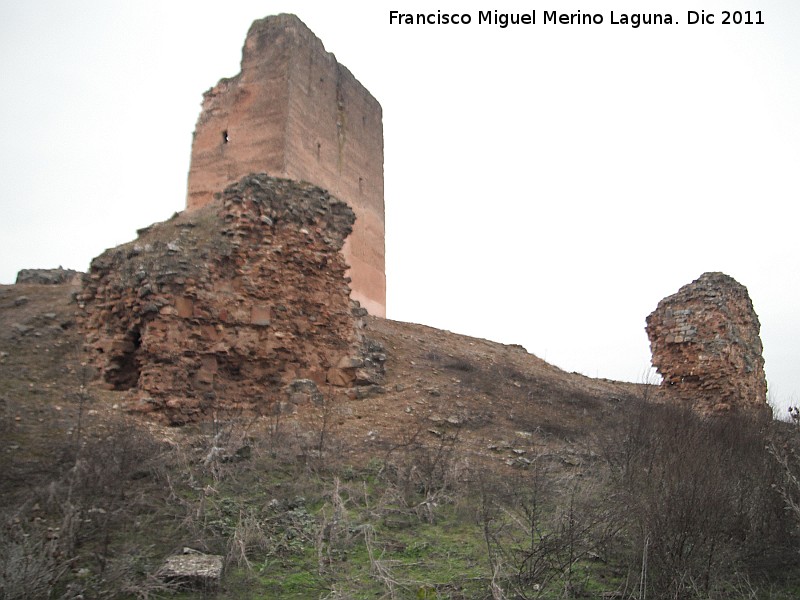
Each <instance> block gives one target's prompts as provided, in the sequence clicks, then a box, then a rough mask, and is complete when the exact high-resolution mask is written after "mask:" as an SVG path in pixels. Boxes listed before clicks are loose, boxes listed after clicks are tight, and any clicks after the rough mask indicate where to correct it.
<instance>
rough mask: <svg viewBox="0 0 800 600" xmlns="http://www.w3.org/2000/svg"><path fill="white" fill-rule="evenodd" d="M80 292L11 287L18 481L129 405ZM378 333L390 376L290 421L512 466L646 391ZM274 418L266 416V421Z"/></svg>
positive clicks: (13, 464) (388, 328)
mask: <svg viewBox="0 0 800 600" xmlns="http://www.w3.org/2000/svg"><path fill="white" fill-rule="evenodd" d="M75 292H76V288H75V287H74V286H70V285H67V284H65V285H10V286H2V287H0V353H2V354H0V415H2V416H3V419H2V428H3V430H4V431H3V433H4V440H5V441H4V447H3V448H2V452H1V453H0V456H1V457H2V458H0V468H3V469H4V471H5V472H6V482H7V483H11V484H12V485H13V482H14V481H18V480H19V479H20V478H22V479H24V478H26V477H30V476H31V475H32V474H35V472H36V471H37V466H36V465H37V460H39V458H41V456H40V454H39V452H37V448H38V447H39V445H46V442H47V438H48V436H49V435H52V434H53V432H59V433H58V435H63V432H64V431H66V432H67V435H69V432H70V431H71V430H72V428H74V427H75V424H76V423H77V421H78V412H79V410H83V411H85V413H89V414H91V415H92V416H93V417H95V419H97V418H98V417H102V415H103V414H112V413H117V412H119V411H121V410H122V409H121V408H120V407H121V406H123V404H124V399H125V394H124V393H123V392H113V391H107V390H102V389H100V388H99V387H97V386H93V385H92V384H91V378H92V375H93V373H92V372H91V370H90V369H88V368H86V367H85V366H83V365H82V363H85V362H86V361H85V356H84V355H83V354H82V350H81V348H82V336H81V334H80V332H79V331H78V330H77V327H76V326H75V322H76V315H77V310H78V308H77V305H76V303H75V302H74V300H73V296H74V294H75ZM367 332H368V335H369V336H370V337H372V338H373V339H375V340H377V341H378V342H380V343H381V344H382V345H383V346H384V348H385V352H386V355H387V360H386V379H385V383H384V385H383V386H380V387H379V388H376V389H373V390H372V391H370V392H369V393H368V395H366V396H365V395H364V394H365V392H363V391H361V392H358V393H356V392H354V391H351V392H350V393H349V394H345V393H342V392H335V391H334V390H333V389H326V390H323V392H324V393H325V394H326V397H327V400H326V403H325V406H317V405H308V406H301V407H300V410H298V412H297V413H296V414H293V415H285V416H281V419H283V422H284V424H286V423H290V422H294V423H295V425H297V426H303V425H304V424H305V425H309V426H312V427H317V428H319V427H320V423H323V422H324V423H325V425H324V426H325V427H326V428H327V429H329V430H330V433H331V435H337V436H341V438H342V441H343V442H346V443H345V444H344V445H343V447H345V448H349V450H348V451H349V452H353V453H361V452H363V453H364V455H365V456H367V457H368V456H370V455H381V454H382V453H385V452H387V451H389V450H390V449H391V448H392V447H396V446H397V445H398V444H402V443H404V442H407V441H408V440H410V439H412V438H414V439H417V440H419V439H426V440H429V441H430V443H436V440H437V439H442V436H444V437H445V438H446V437H448V436H450V437H452V436H455V435H457V436H458V437H459V439H460V440H461V442H464V443H462V444H460V447H462V448H466V449H467V450H465V451H467V452H469V453H470V454H472V455H473V456H474V457H476V458H478V457H483V458H485V459H487V460H492V461H498V462H502V463H506V464H509V465H512V464H515V463H524V462H525V461H526V460H527V459H526V456H531V455H532V454H534V453H536V454H539V455H541V454H552V456H553V457H558V458H557V460H559V461H570V460H574V461H576V462H578V461H581V460H583V459H584V458H585V456H584V455H591V454H592V453H593V452H594V450H592V448H594V449H596V447H597V446H596V444H595V443H594V442H596V441H597V440H596V437H597V436H598V435H600V434H602V433H603V432H605V431H607V430H608V429H609V428H610V427H613V424H614V422H615V421H616V417H615V415H617V414H619V413H618V411H620V410H624V406H625V403H626V402H628V401H630V400H631V399H634V398H636V397H640V396H641V394H642V393H643V389H642V387H641V386H638V385H635V384H628V383H620V382H614V381H608V380H602V379H592V378H588V377H584V376H582V375H579V374H575V373H566V372H564V371H562V370H560V369H558V368H556V367H554V366H552V365H549V364H547V363H546V362H544V361H543V360H541V359H539V358H537V357H536V356H533V355H531V354H528V353H527V352H526V351H525V350H524V349H523V348H522V347H520V346H513V345H512V346H509V345H504V344H499V343H495V342H490V341H487V340H482V339H476V338H470V337H467V336H463V335H458V334H454V333H450V332H447V331H441V330H437V329H434V328H431V327H426V326H423V325H416V324H410V323H400V322H396V321H390V320H385V319H379V318H369V320H368V327H367ZM83 383H87V388H86V389H87V393H86V394H83V395H82V392H81V385H82V384H83ZM81 398H83V402H81ZM130 418H138V417H133V416H132V417H130ZM274 419H275V417H274V415H265V416H262V417H261V418H260V419H259V421H260V422H261V423H262V424H263V426H265V427H266V426H269V425H270V423H271V422H273V421H274ZM152 427H154V428H157V427H160V426H157V425H155V424H153V425H152ZM162 433H163V434H164V435H165V436H169V437H173V438H174V437H175V435H181V434H179V433H178V432H177V431H175V430H169V429H166V428H164V429H163V430H162ZM570 456H573V457H574V458H573V459H570V458H569V457H570Z"/></svg>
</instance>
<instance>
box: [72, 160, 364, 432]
mask: <svg viewBox="0 0 800 600" xmlns="http://www.w3.org/2000/svg"><path fill="white" fill-rule="evenodd" d="M353 219H354V217H353V212H352V210H351V209H350V208H349V207H348V206H347V205H346V204H345V203H343V202H340V201H339V200H337V199H335V198H333V197H331V196H330V195H329V194H328V193H327V192H325V191H324V190H322V189H320V188H318V187H315V186H313V185H311V184H306V183H297V182H293V181H289V180H284V179H275V178H271V177H268V176H266V175H257V176H256V175H252V176H247V177H245V178H244V179H242V180H241V181H240V182H239V183H237V184H235V185H233V186H230V187H229V188H228V189H227V190H225V193H224V194H223V195H222V196H221V197H218V198H217V199H216V200H215V201H214V202H212V203H210V204H208V205H206V206H205V207H204V208H202V209H198V210H196V211H192V212H187V213H183V214H180V215H176V216H175V217H173V219H171V220H169V221H167V222H164V223H159V224H156V225H153V226H151V227H148V228H145V229H144V230H140V235H139V238H138V239H137V240H135V241H133V242H130V243H128V244H125V245H122V246H119V247H117V248H113V249H111V250H107V251H106V252H105V253H104V254H102V255H101V256H99V257H97V258H96V259H95V260H94V261H93V262H92V265H91V270H90V272H89V273H88V274H87V275H86V277H85V279H84V288H83V291H82V293H81V295H80V296H79V301H80V302H81V305H82V306H83V310H84V317H83V326H84V329H85V331H86V332H87V338H86V343H87V347H88V349H89V352H90V355H91V357H92V358H91V360H92V361H93V363H94V364H95V366H97V367H98V368H99V371H100V373H101V374H102V377H103V379H104V381H105V382H106V384H107V385H108V386H109V387H111V388H114V389H118V390H132V391H134V392H135V396H136V399H135V401H134V407H135V408H138V410H141V411H145V412H153V411H156V412H157V413H158V414H163V415H166V416H167V417H168V418H169V420H170V421H171V422H173V423H183V422H187V421H190V420H195V419H198V418H202V417H203V416H205V415H210V414H211V413H213V412H214V411H217V410H229V409H237V410H239V409H245V410H251V411H256V412H266V411H268V410H271V409H272V406H273V405H274V404H275V402H277V401H279V399H280V398H281V397H282V392H281V389H282V387H283V386H284V385H286V384H287V383H289V382H291V381H293V380H295V379H309V380H312V381H313V382H315V383H316V384H318V385H320V386H327V385H333V386H342V385H351V384H352V383H353V380H350V381H343V380H342V378H340V377H338V375H339V373H340V372H343V371H345V369H342V368H341V367H340V366H339V365H341V364H343V362H344V363H347V361H349V360H355V361H359V360H361V361H363V360H365V357H366V358H368V357H369V356H370V344H369V343H368V342H367V341H366V340H365V339H364V337H363V332H362V328H363V327H364V321H363V313H362V311H363V309H361V308H360V307H358V305H357V304H354V303H353V302H352V301H351V300H350V297H349V291H350V290H349V287H348V285H347V284H348V280H347V278H346V276H345V271H346V268H347V266H346V264H345V262H344V259H343V257H342V254H341V252H340V249H341V247H342V244H343V243H344V240H345V239H346V237H347V235H348V234H349V233H350V231H351V227H352V223H353ZM348 364H349V363H348Z"/></svg>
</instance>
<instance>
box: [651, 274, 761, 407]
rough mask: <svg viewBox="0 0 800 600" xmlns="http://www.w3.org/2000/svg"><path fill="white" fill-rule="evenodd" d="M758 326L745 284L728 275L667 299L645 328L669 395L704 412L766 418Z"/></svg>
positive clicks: (700, 282) (702, 280)
mask: <svg viewBox="0 0 800 600" xmlns="http://www.w3.org/2000/svg"><path fill="white" fill-rule="evenodd" d="M760 329H761V325H760V323H759V321H758V315H757V314H756V312H755V310H754V309H753V302H752V301H751V300H750V295H749V294H748V292H747V288H746V287H744V286H743V285H742V284H740V283H739V282H738V281H736V280H735V279H733V278H732V277H729V276H728V275H725V274H724V273H703V275H701V276H700V277H699V278H698V279H696V280H695V281H693V282H692V283H690V284H688V285H685V286H683V287H682V288H681V289H680V290H678V292H677V293H675V294H673V295H671V296H668V297H667V298H664V299H663V300H662V301H661V302H659V303H658V307H657V308H656V309H655V310H654V311H653V312H652V313H651V314H650V315H649V316H648V317H647V327H646V330H647V336H648V338H649V339H650V348H651V350H652V353H653V366H654V367H655V368H656V369H657V370H658V372H659V373H660V374H661V376H662V377H663V383H662V388H663V389H664V391H665V393H666V395H667V398H669V399H671V400H673V401H676V402H678V403H684V404H688V405H689V406H691V407H693V408H694V409H695V410H697V411H698V412H701V413H703V414H715V413H720V412H727V411H745V412H752V413H761V414H762V415H765V416H768V415H769V407H768V405H767V381H766V378H765V376H764V358H763V356H762V351H763V347H762V345H761V338H760V337H759V332H760Z"/></svg>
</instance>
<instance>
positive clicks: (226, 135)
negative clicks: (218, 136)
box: [222, 129, 230, 144]
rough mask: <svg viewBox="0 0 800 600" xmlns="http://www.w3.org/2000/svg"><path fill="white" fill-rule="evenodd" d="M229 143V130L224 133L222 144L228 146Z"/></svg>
mask: <svg viewBox="0 0 800 600" xmlns="http://www.w3.org/2000/svg"><path fill="white" fill-rule="evenodd" d="M228 141H230V138H229V137H228V130H227V129H226V130H225V131H223V132H222V143H223V144H227V143H228Z"/></svg>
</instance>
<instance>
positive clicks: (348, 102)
mask: <svg viewBox="0 0 800 600" xmlns="http://www.w3.org/2000/svg"><path fill="white" fill-rule="evenodd" d="M382 119H383V116H382V110H381V106H380V104H379V103H378V101H377V100H375V98H374V97H373V96H372V95H371V94H370V93H369V91H367V89H366V88H364V86H362V85H361V84H360V83H359V82H358V81H357V80H356V78H355V77H353V75H352V74H351V73H350V71H348V70H347V69H346V68H345V67H343V66H342V65H340V64H339V63H338V62H337V61H336V57H335V56H334V55H333V54H331V53H329V52H326V51H325V47H324V46H323V44H322V42H321V41H320V40H319V39H318V38H317V37H316V36H315V35H314V33H313V32H312V31H311V30H310V29H308V27H306V25H305V24H304V23H303V22H302V21H300V19H298V18H297V17H295V16H294V15H278V16H274V17H267V18H265V19H261V20H258V21H256V22H254V23H253V25H252V26H251V28H250V31H249V32H248V34H247V38H246V40H245V43H244V48H243V50H242V62H241V72H240V73H239V74H238V75H236V76H235V77H232V78H229V79H222V80H221V81H220V82H219V83H218V84H217V85H216V86H215V87H213V88H212V89H210V90H209V91H207V92H206V93H205V95H204V97H203V108H202V112H201V113H200V117H199V118H198V121H197V125H196V128H195V133H194V141H193V144H192V158H191V167H190V170H189V184H188V196H187V208H189V209H194V208H197V207H200V206H203V205H205V204H207V203H208V202H210V201H211V199H212V198H213V196H214V194H215V193H217V192H219V191H221V190H222V189H224V188H225V187H226V186H227V185H229V184H230V183H232V182H234V181H237V180H238V179H239V178H240V177H242V176H244V175H247V174H248V173H261V172H266V173H269V174H270V175H273V176H279V177H286V178H289V179H294V180H297V181H309V182H312V183H314V184H316V185H318V186H320V187H322V188H324V189H326V190H328V191H330V192H331V193H332V194H333V195H335V196H336V197H337V198H339V199H340V200H344V201H345V202H347V203H348V204H349V205H350V207H351V208H352V209H353V210H354V212H355V214H356V217H357V220H356V223H355V226H354V231H353V235H352V236H351V237H350V238H349V239H348V240H347V242H346V244H345V247H344V253H345V259H346V260H347V263H348V264H349V266H350V267H351V269H350V272H349V275H350V276H351V277H352V286H351V287H352V291H353V298H354V299H356V300H358V301H360V302H361V304H362V306H364V307H365V308H367V309H368V310H369V312H370V313H371V314H373V315H376V316H385V314H386V277H385V267H384V204H383V123H382Z"/></svg>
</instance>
